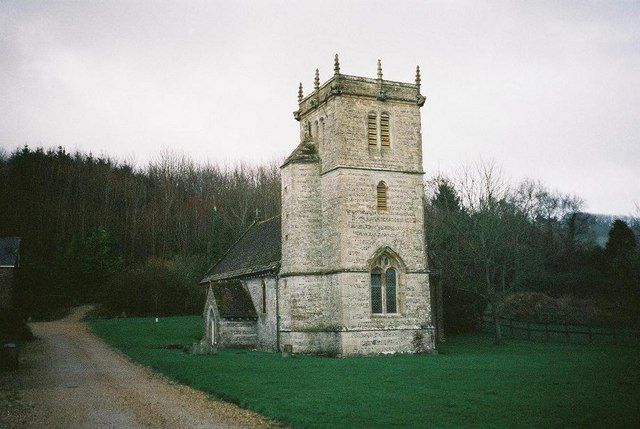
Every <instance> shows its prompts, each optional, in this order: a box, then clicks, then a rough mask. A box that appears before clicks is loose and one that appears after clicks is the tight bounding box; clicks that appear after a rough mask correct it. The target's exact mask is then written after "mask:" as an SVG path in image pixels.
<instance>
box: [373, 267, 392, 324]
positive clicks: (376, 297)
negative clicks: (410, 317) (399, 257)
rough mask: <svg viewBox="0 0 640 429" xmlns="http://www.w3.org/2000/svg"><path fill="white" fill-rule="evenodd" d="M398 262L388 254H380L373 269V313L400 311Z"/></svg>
mask: <svg viewBox="0 0 640 429" xmlns="http://www.w3.org/2000/svg"><path fill="white" fill-rule="evenodd" d="M397 265H398V264H397V262H396V261H395V260H393V258H390V257H389V256H388V255H382V256H380V257H379V258H378V259H377V260H376V261H375V263H374V266H373V268H372V269H371V313H372V314H397V313H398V269H397Z"/></svg>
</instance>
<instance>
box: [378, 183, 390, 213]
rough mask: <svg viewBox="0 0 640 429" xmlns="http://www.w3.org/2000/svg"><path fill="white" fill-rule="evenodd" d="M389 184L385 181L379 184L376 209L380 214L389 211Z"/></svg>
mask: <svg viewBox="0 0 640 429" xmlns="http://www.w3.org/2000/svg"><path fill="white" fill-rule="evenodd" d="M388 189H389V188H388V187H387V184H386V183H384V182H383V181H380V182H379V183H378V186H377V187H376V207H377V209H378V211H379V212H384V211H387V191H388Z"/></svg>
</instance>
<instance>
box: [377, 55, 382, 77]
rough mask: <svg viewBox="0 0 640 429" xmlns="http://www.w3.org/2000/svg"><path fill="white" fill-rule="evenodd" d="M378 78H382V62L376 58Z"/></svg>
mask: <svg viewBox="0 0 640 429" xmlns="http://www.w3.org/2000/svg"><path fill="white" fill-rule="evenodd" d="M378 79H379V80H382V62H381V61H380V60H378Z"/></svg>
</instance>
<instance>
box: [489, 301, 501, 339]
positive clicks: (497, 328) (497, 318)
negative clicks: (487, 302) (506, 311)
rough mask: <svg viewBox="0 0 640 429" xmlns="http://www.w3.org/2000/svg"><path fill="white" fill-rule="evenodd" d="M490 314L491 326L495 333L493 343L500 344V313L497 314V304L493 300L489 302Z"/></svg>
mask: <svg viewBox="0 0 640 429" xmlns="http://www.w3.org/2000/svg"><path fill="white" fill-rule="evenodd" d="M491 315H492V317H493V327H494V332H495V335H494V337H493V344H496V345H498V344H502V328H501V327H500V315H499V314H498V306H497V305H496V303H495V301H494V302H492V303H491Z"/></svg>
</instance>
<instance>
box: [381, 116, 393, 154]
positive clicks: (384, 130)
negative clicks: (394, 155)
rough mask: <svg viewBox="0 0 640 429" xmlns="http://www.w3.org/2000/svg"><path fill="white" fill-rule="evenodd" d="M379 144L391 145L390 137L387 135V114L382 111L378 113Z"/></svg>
mask: <svg viewBox="0 0 640 429" xmlns="http://www.w3.org/2000/svg"><path fill="white" fill-rule="evenodd" d="M380 146H382V147H389V146H391V139H390V137H389V114H388V113H382V114H381V115H380Z"/></svg>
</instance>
